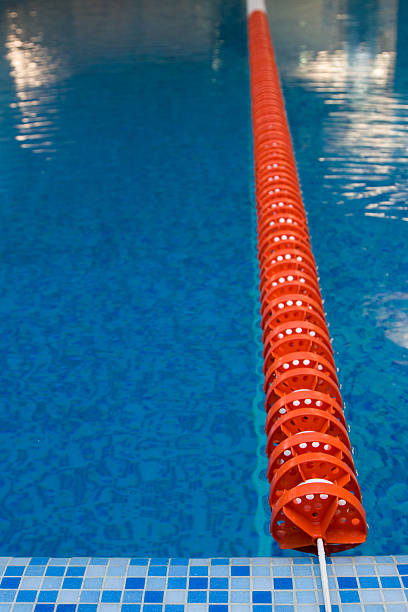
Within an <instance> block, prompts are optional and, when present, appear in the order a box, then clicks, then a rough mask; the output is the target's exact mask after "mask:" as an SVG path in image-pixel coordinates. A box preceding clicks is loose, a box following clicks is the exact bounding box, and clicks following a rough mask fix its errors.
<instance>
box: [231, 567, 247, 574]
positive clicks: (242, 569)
mask: <svg viewBox="0 0 408 612" xmlns="http://www.w3.org/2000/svg"><path fill="white" fill-rule="evenodd" d="M249 575H250V567H249V566H248V565H237V566H231V576H249Z"/></svg>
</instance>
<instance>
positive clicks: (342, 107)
mask: <svg viewBox="0 0 408 612" xmlns="http://www.w3.org/2000/svg"><path fill="white" fill-rule="evenodd" d="M269 4H270V16H271V19H270V21H271V28H272V32H273V38H274V43H275V48H276V51H277V57H278V62H279V66H280V70H281V77H282V83H283V87H284V91H285V97H286V105H287V110H288V115H289V120H290V124H291V130H292V135H293V139H294V143H295V149H296V156H297V162H298V167H299V171H300V177H301V181H302V187H303V193H304V198H305V204H306V208H307V210H308V212H309V223H310V227H311V233H312V243H313V249H314V252H315V255H316V258H317V261H318V264H319V273H320V277H321V285H322V290H323V294H324V297H325V298H326V308H327V314H328V320H329V322H330V324H331V327H330V331H331V334H332V336H333V338H334V343H333V346H334V349H335V357H336V365H337V366H338V367H339V370H340V379H341V380H342V383H343V389H342V393H343V398H344V399H345V401H346V404H347V406H349V408H348V409H347V411H346V417H347V420H348V423H349V424H350V426H351V434H350V435H351V441H352V444H353V445H354V446H355V447H356V457H357V459H356V462H357V467H358V470H359V482H360V486H361V488H362V491H363V496H364V505H365V507H366V510H367V515H368V523H369V525H370V532H369V539H368V542H367V544H366V545H364V546H362V547H360V548H359V552H360V553H363V554H364V553H365V554H373V553H374V554H381V553H384V554H385V553H387V554H389V553H391V552H396V551H398V552H405V553H407V552H408V521H407V513H406V503H405V501H406V499H408V487H407V482H406V476H405V474H406V467H405V466H406V464H407V462H408V449H407V445H406V439H405V436H406V434H404V433H403V432H404V431H406V428H407V427H408V400H407V380H408V350H407V349H408V300H407V270H408V252H407V249H406V243H407V232H408V224H407V223H406V221H408V62H407V58H408V46H407V45H408V14H407V10H408V3H407V2H405V0H400V1H399V2H398V0H300V1H299V2H296V3H287V2H285V1H284V0H273V2H272V0H271V1H270V2H269ZM379 431H380V432H381V435H378V432H379ZM390 483H391V485H390Z"/></svg>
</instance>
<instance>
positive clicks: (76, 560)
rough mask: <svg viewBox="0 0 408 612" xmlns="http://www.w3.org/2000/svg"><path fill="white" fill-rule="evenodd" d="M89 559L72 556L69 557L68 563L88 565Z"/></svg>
mask: <svg viewBox="0 0 408 612" xmlns="http://www.w3.org/2000/svg"><path fill="white" fill-rule="evenodd" d="M90 560H91V558H90V557H72V559H70V562H69V565H88V563H89V562H90Z"/></svg>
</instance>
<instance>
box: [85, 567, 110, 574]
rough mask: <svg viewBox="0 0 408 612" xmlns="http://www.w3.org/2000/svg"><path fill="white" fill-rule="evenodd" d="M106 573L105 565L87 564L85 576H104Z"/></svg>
mask: <svg viewBox="0 0 408 612" xmlns="http://www.w3.org/2000/svg"><path fill="white" fill-rule="evenodd" d="M105 574H106V565H88V567H87V569H86V572H85V576H87V577H94V576H96V577H98V576H105Z"/></svg>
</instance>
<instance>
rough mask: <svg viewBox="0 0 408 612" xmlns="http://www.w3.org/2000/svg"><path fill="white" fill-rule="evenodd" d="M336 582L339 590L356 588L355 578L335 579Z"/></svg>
mask: <svg viewBox="0 0 408 612" xmlns="http://www.w3.org/2000/svg"><path fill="white" fill-rule="evenodd" d="M337 582H338V584H339V588H340V589H356V588H357V580H356V578H351V577H344V578H341V577H340V578H337Z"/></svg>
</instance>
